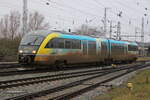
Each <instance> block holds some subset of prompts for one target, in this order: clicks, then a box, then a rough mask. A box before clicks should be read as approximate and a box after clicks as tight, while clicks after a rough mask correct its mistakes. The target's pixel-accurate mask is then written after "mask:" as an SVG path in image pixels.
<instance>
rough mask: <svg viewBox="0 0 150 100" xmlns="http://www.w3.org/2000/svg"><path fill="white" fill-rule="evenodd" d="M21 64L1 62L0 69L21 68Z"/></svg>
mask: <svg viewBox="0 0 150 100" xmlns="http://www.w3.org/2000/svg"><path fill="white" fill-rule="evenodd" d="M20 66H21V65H20V64H19V63H17V62H3V63H2V62H1V63H0V69H10V68H19V67H20Z"/></svg>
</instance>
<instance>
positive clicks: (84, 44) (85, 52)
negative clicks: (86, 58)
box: [82, 40, 88, 55]
mask: <svg viewBox="0 0 150 100" xmlns="http://www.w3.org/2000/svg"><path fill="white" fill-rule="evenodd" d="M82 44H83V49H82V50H83V51H82V52H83V55H87V54H88V50H87V48H88V47H87V40H83V41H82Z"/></svg>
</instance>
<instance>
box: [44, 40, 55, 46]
mask: <svg viewBox="0 0 150 100" xmlns="http://www.w3.org/2000/svg"><path fill="white" fill-rule="evenodd" d="M55 42H56V39H52V40H50V41H49V42H48V43H47V45H46V46H45V48H55V47H56V43H55Z"/></svg>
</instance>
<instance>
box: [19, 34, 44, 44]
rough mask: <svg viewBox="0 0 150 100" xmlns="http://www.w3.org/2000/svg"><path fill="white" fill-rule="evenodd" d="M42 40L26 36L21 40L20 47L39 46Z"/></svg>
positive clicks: (41, 38)
mask: <svg viewBox="0 0 150 100" xmlns="http://www.w3.org/2000/svg"><path fill="white" fill-rule="evenodd" d="M43 40H44V37H43V36H40V35H27V36H25V37H24V38H23V39H22V40H21V45H40V44H41V43H42V41H43Z"/></svg>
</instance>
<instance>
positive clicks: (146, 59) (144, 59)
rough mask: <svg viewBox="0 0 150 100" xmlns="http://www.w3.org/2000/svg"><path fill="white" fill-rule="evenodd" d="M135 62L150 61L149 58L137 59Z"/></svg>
mask: <svg viewBox="0 0 150 100" xmlns="http://www.w3.org/2000/svg"><path fill="white" fill-rule="evenodd" d="M137 61H150V57H139V58H138V59H137Z"/></svg>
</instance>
